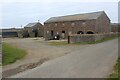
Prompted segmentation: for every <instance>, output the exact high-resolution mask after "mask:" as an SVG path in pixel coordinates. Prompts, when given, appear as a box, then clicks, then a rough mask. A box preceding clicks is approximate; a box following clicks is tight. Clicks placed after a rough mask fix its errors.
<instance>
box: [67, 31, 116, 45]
mask: <svg viewBox="0 0 120 80" xmlns="http://www.w3.org/2000/svg"><path fill="white" fill-rule="evenodd" d="M114 35H116V34H115V33H112V34H71V35H69V37H68V42H69V43H78V42H95V41H97V40H101V39H103V38H107V37H111V36H114Z"/></svg>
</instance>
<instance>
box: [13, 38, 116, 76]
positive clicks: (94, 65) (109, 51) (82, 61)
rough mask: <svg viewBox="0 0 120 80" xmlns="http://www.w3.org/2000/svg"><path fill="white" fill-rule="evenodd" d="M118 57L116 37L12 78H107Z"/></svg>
mask: <svg viewBox="0 0 120 80" xmlns="http://www.w3.org/2000/svg"><path fill="white" fill-rule="evenodd" d="M56 54H57V52H56ZM117 58H118V39H114V40H110V41H107V42H103V43H99V44H95V45H89V46H88V47H84V48H83V49H78V50H75V51H73V52H70V54H68V55H65V56H62V57H59V58H56V59H53V60H50V61H47V62H45V63H43V64H42V65H41V66H38V67H36V68H34V69H31V70H28V71H25V72H22V73H19V74H17V75H15V76H12V77H11V78H107V77H108V75H109V74H110V73H111V72H112V69H113V66H114V65H115V63H116V60H117Z"/></svg>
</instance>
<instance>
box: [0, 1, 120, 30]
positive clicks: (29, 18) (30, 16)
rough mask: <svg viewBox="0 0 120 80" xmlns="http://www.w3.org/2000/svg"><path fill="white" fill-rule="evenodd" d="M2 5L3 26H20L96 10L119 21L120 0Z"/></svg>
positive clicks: (27, 2)
mask: <svg viewBox="0 0 120 80" xmlns="http://www.w3.org/2000/svg"><path fill="white" fill-rule="evenodd" d="M105 1H106V2H105ZM0 5H1V6H0V8H1V9H0V12H1V13H0V26H2V28H20V27H21V25H22V26H23V27H24V26H25V25H26V24H28V23H30V22H37V21H38V20H39V21H40V22H41V23H42V24H43V22H44V21H46V20H47V19H48V18H50V17H55V16H63V15H72V14H81V13H90V12H96V11H105V12H106V13H107V15H108V16H109V18H110V19H111V22H118V0H114V2H113V0H96V1H95V0H92V1H91V2H90V0H84V1H82V0H62V1H57V0H48V1H47V0H39V1H38V0H29V1H28V0H24V1H22V0H19V2H18V1H17V2H16V1H15V0H9V1H7V0H4V1H2V2H1V4H0Z"/></svg>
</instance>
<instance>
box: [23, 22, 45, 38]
mask: <svg viewBox="0 0 120 80" xmlns="http://www.w3.org/2000/svg"><path fill="white" fill-rule="evenodd" d="M21 33H22V35H23V37H43V34H44V29H43V25H42V24H41V23H39V22H35V23H29V24H27V25H26V26H25V27H24V29H23V31H22V32H21Z"/></svg>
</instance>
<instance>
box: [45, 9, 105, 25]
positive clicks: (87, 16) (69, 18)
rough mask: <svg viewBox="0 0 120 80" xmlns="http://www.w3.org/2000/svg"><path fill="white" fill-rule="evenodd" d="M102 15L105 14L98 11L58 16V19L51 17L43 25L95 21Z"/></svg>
mask: <svg viewBox="0 0 120 80" xmlns="http://www.w3.org/2000/svg"><path fill="white" fill-rule="evenodd" d="M103 13H105V12H104V11H99V12H93V13H84V14H75V15H67V16H60V17H51V18H49V19H48V20H47V21H45V22H44V23H51V22H64V21H75V20H91V19H97V18H98V17H99V16H100V15H101V14H103Z"/></svg>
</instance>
